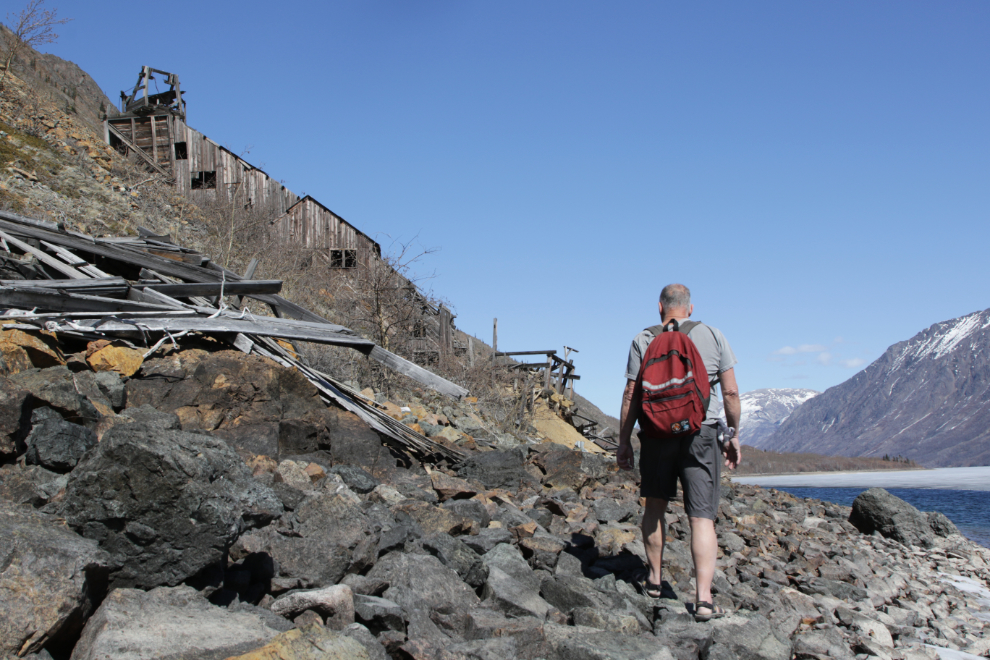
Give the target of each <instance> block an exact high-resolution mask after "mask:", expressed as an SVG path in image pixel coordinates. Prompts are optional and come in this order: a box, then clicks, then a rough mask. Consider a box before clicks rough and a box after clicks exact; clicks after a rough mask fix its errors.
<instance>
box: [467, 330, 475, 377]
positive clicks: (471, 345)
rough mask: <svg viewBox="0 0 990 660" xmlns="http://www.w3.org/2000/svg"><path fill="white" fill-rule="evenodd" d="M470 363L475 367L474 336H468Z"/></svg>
mask: <svg viewBox="0 0 990 660" xmlns="http://www.w3.org/2000/svg"><path fill="white" fill-rule="evenodd" d="M468 365H469V366H470V367H471V368H472V369H473V368H474V337H468Z"/></svg>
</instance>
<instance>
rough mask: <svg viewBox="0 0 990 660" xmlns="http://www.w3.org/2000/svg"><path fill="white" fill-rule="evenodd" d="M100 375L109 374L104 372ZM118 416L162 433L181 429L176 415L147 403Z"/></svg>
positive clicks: (126, 410)
mask: <svg viewBox="0 0 990 660" xmlns="http://www.w3.org/2000/svg"><path fill="white" fill-rule="evenodd" d="M100 373H110V372H106V371H104V372H100ZM120 416H121V417H125V418H127V419H130V420H131V421H134V422H138V423H140V424H144V425H145V426H148V427H149V428H153V429H159V430H162V431H175V430H178V429H180V428H182V424H181V423H180V422H179V416H178V415H176V414H175V413H170V412H165V411H163V410H157V409H155V408H153V407H152V406H150V405H148V404H147V403H145V404H142V405H140V406H136V407H134V408H127V409H125V410H124V411H122V412H121V413H120Z"/></svg>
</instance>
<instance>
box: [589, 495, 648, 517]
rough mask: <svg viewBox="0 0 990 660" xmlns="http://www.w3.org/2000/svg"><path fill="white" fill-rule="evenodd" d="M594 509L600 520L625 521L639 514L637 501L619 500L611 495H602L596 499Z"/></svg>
mask: <svg viewBox="0 0 990 660" xmlns="http://www.w3.org/2000/svg"><path fill="white" fill-rule="evenodd" d="M592 509H593V510H594V512H595V518H597V519H598V522H602V523H606V522H625V521H627V520H631V519H633V518H635V517H636V516H637V515H638V514H639V505H638V503H637V502H631V501H624V502H619V501H617V500H614V499H612V498H611V497H602V498H599V499H597V500H595V503H594V505H592Z"/></svg>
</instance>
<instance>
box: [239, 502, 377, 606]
mask: <svg viewBox="0 0 990 660" xmlns="http://www.w3.org/2000/svg"><path fill="white" fill-rule="evenodd" d="M351 497H354V496H353V495H351ZM293 517H294V518H293V523H292V525H291V527H290V528H286V525H285V521H284V520H283V521H280V522H279V523H278V524H274V525H269V526H268V527H266V528H264V529H261V530H258V531H254V532H250V533H248V534H244V535H243V536H241V537H240V538H239V539H238V540H237V542H236V543H235V544H234V545H233V547H232V548H231V551H230V555H231V558H232V559H234V560H235V561H236V560H239V559H241V558H243V557H246V556H248V555H250V554H252V553H266V554H268V555H269V556H271V558H272V559H274V560H275V562H276V564H277V566H278V576H279V577H280V578H298V579H300V580H301V581H302V582H303V584H304V585H305V586H307V587H324V586H329V585H332V584H336V583H338V582H340V581H341V579H343V577H344V576H345V575H347V574H348V573H359V572H361V571H363V570H365V569H366V568H367V567H368V566H370V565H371V564H372V563H373V562H374V559H375V550H376V548H377V546H378V535H377V533H376V532H375V526H374V525H373V524H372V522H371V520H370V519H369V518H368V516H367V515H365V513H364V511H363V510H362V508H361V506H360V505H359V504H357V503H355V502H354V501H352V500H351V499H350V498H349V497H347V496H345V495H343V494H337V493H330V492H326V491H323V492H320V493H318V494H316V495H313V496H311V497H308V498H306V500H304V501H303V503H302V504H301V505H300V506H299V508H298V509H297V510H296V511H295V512H294V513H293Z"/></svg>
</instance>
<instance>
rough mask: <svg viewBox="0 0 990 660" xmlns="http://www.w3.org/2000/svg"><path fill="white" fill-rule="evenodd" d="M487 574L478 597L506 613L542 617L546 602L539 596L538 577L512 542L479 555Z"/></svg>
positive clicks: (547, 608)
mask: <svg viewBox="0 0 990 660" xmlns="http://www.w3.org/2000/svg"><path fill="white" fill-rule="evenodd" d="M482 561H483V562H484V565H485V567H486V568H488V578H487V579H486V580H485V586H484V589H483V590H482V593H481V595H482V598H484V599H485V600H486V601H487V602H490V603H491V605H492V606H493V607H494V608H495V609H497V610H499V611H500V612H504V613H505V614H506V615H508V616H515V617H519V616H535V617H536V618H538V619H544V618H545V617H546V615H547V612H549V611H550V609H551V607H550V604H549V603H547V602H546V601H545V600H544V599H543V598H541V597H540V577H539V576H538V575H537V574H536V573H534V572H533V569H532V568H530V566H529V564H528V563H527V562H526V560H525V559H523V556H522V553H520V552H519V550H518V549H516V548H515V547H514V546H511V545H508V544H503V545H499V546H496V547H495V548H494V549H492V550H491V551H490V552H488V553H487V554H485V555H484V556H483V557H482Z"/></svg>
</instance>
